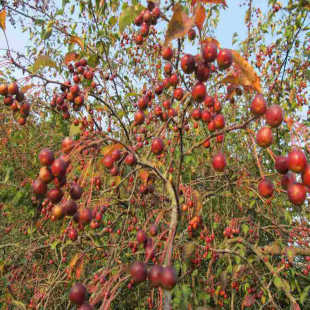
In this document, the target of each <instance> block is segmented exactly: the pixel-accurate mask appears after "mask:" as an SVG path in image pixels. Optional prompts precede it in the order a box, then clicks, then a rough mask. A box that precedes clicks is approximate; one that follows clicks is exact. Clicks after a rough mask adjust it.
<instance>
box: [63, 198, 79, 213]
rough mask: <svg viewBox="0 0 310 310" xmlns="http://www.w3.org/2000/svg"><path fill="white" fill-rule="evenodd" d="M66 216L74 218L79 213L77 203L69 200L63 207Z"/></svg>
mask: <svg viewBox="0 0 310 310" xmlns="http://www.w3.org/2000/svg"><path fill="white" fill-rule="evenodd" d="M63 208H64V210H65V213H66V215H69V216H73V215H74V214H75V213H76V211H77V204H76V202H75V201H73V200H71V199H69V200H67V201H66V202H65V204H64V205H63Z"/></svg>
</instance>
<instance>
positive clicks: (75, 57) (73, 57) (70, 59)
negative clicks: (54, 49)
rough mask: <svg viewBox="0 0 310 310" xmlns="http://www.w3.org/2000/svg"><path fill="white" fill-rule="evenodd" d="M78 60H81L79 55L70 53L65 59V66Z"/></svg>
mask: <svg viewBox="0 0 310 310" xmlns="http://www.w3.org/2000/svg"><path fill="white" fill-rule="evenodd" d="M77 59H79V55H78V54H77V53H74V52H72V53H68V54H66V56H65V58H64V64H66V65H68V63H69V62H71V61H75V60H77Z"/></svg>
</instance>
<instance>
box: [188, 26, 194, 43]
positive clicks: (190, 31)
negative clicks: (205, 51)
mask: <svg viewBox="0 0 310 310" xmlns="http://www.w3.org/2000/svg"><path fill="white" fill-rule="evenodd" d="M188 38H189V40H191V41H192V40H194V39H195V38H196V31H195V29H193V28H192V29H190V30H189V31H188Z"/></svg>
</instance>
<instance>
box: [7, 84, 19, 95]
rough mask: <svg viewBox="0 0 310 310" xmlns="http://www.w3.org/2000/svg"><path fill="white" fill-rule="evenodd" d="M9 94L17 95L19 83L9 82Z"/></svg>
mask: <svg viewBox="0 0 310 310" xmlns="http://www.w3.org/2000/svg"><path fill="white" fill-rule="evenodd" d="M8 94H9V95H17V94H18V86H17V84H16V83H15V82H14V83H11V84H9V86H8Z"/></svg>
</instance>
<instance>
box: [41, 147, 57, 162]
mask: <svg viewBox="0 0 310 310" xmlns="http://www.w3.org/2000/svg"><path fill="white" fill-rule="evenodd" d="M39 161H40V163H41V165H43V166H49V165H51V164H52V163H53V161H54V153H53V152H52V151H51V150H49V149H43V150H42V151H41V152H40V153H39Z"/></svg>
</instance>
